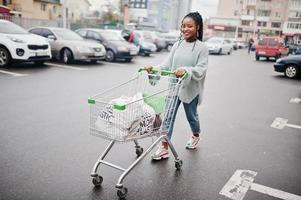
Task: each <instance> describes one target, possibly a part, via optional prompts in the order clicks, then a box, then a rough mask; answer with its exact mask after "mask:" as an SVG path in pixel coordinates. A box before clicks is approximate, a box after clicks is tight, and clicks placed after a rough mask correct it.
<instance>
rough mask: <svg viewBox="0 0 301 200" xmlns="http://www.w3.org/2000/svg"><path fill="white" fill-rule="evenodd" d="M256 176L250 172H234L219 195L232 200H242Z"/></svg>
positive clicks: (255, 173)
mask: <svg viewBox="0 0 301 200" xmlns="http://www.w3.org/2000/svg"><path fill="white" fill-rule="evenodd" d="M256 175H257V172H253V171H250V170H236V172H235V173H234V174H233V176H232V177H231V178H230V179H229V181H228V182H227V183H226V185H225V186H224V187H223V189H222V190H221V191H220V193H219V194H220V195H223V196H226V197H228V198H230V199H233V200H242V199H243V198H244V197H245V195H246V193H247V191H248V190H249V188H250V187H251V184H252V183H253V181H254V178H255V176H256Z"/></svg>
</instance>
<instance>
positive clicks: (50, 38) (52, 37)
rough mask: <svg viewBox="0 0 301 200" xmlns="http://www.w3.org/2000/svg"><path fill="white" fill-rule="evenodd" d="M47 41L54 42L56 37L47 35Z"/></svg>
mask: <svg viewBox="0 0 301 200" xmlns="http://www.w3.org/2000/svg"><path fill="white" fill-rule="evenodd" d="M47 38H48V39H49V40H51V41H54V40H56V37H55V36H54V35H48V37H47Z"/></svg>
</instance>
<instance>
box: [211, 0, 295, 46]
mask: <svg viewBox="0 0 301 200" xmlns="http://www.w3.org/2000/svg"><path fill="white" fill-rule="evenodd" d="M209 28H210V29H212V30H214V32H215V34H217V35H221V36H226V37H237V38H240V39H241V40H245V41H246V40H248V38H250V37H253V38H259V37H261V36H262V35H283V34H287V35H288V34H291V35H295V36H297V37H298V35H299V34H300V35H301V0H219V5H218V12H217V16H216V17H213V18H210V19H209ZM300 40H301V39H300Z"/></svg>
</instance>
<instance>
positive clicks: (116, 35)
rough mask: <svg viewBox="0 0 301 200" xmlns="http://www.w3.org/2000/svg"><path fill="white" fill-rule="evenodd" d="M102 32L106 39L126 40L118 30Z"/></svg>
mask: <svg viewBox="0 0 301 200" xmlns="http://www.w3.org/2000/svg"><path fill="white" fill-rule="evenodd" d="M100 34H101V35H102V36H103V37H104V38H105V39H106V40H109V41H114V40H115V41H116V40H117V41H120V40H122V41H124V40H125V39H124V38H123V37H122V36H121V34H119V33H117V32H113V31H103V32H100Z"/></svg>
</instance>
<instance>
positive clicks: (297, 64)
mask: <svg viewBox="0 0 301 200" xmlns="http://www.w3.org/2000/svg"><path fill="white" fill-rule="evenodd" d="M274 69H275V71H276V72H284V75H285V76H286V77H288V78H297V77H298V76H300V70H301V55H293V56H287V57H283V58H280V59H278V60H277V61H276V63H275V64H274Z"/></svg>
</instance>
